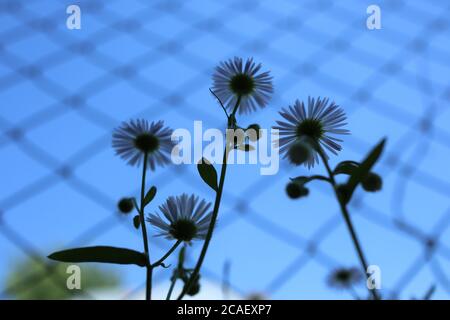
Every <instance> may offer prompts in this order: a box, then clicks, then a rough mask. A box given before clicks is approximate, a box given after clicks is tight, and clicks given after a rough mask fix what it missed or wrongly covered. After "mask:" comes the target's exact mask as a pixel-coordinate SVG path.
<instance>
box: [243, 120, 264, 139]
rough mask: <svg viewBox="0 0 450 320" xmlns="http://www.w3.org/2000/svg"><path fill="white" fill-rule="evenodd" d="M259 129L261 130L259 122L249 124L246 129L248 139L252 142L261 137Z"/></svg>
mask: <svg viewBox="0 0 450 320" xmlns="http://www.w3.org/2000/svg"><path fill="white" fill-rule="evenodd" d="M259 130H261V127H260V126H259V124H257V123H254V124H251V125H249V126H248V127H247V129H246V133H247V136H248V139H249V140H250V141H252V142H255V141H257V140H259V138H261V132H260V131H259Z"/></svg>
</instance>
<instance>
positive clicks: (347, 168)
mask: <svg viewBox="0 0 450 320" xmlns="http://www.w3.org/2000/svg"><path fill="white" fill-rule="evenodd" d="M358 168H359V162H356V161H342V162H340V163H339V164H338V165H337V166H336V168H334V171H333V173H334V174H335V175H336V174H347V175H349V176H350V175H352V174H353V172H354V171H355V170H356V169H358Z"/></svg>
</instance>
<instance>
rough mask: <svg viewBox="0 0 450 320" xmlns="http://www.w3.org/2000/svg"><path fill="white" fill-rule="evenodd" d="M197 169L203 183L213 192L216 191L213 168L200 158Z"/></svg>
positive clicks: (215, 174)
mask: <svg viewBox="0 0 450 320" xmlns="http://www.w3.org/2000/svg"><path fill="white" fill-rule="evenodd" d="M197 169H198V173H199V174H200V177H201V178H202V179H203V181H205V182H206V184H207V185H208V186H210V187H211V188H212V189H213V190H214V191H217V189H218V186H217V172H216V169H215V168H214V166H213V165H212V164H211V163H210V162H209V161H208V160H206V159H205V158H202V160H200V162H199V163H198V164H197Z"/></svg>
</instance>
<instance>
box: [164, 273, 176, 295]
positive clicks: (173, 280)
mask: <svg viewBox="0 0 450 320" xmlns="http://www.w3.org/2000/svg"><path fill="white" fill-rule="evenodd" d="M176 282H177V277H172V282H171V283H170V287H169V291H168V292H167V296H166V300H170V297H171V296H172V292H173V288H175V283H176Z"/></svg>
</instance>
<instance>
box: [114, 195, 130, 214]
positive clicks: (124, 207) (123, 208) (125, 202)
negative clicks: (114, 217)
mask: <svg viewBox="0 0 450 320" xmlns="http://www.w3.org/2000/svg"><path fill="white" fill-rule="evenodd" d="M117 207H118V208H119V211H120V212H122V213H124V214H127V213H130V212H131V211H133V209H134V203H133V199H132V198H122V199H120V201H119V203H118V204H117Z"/></svg>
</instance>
